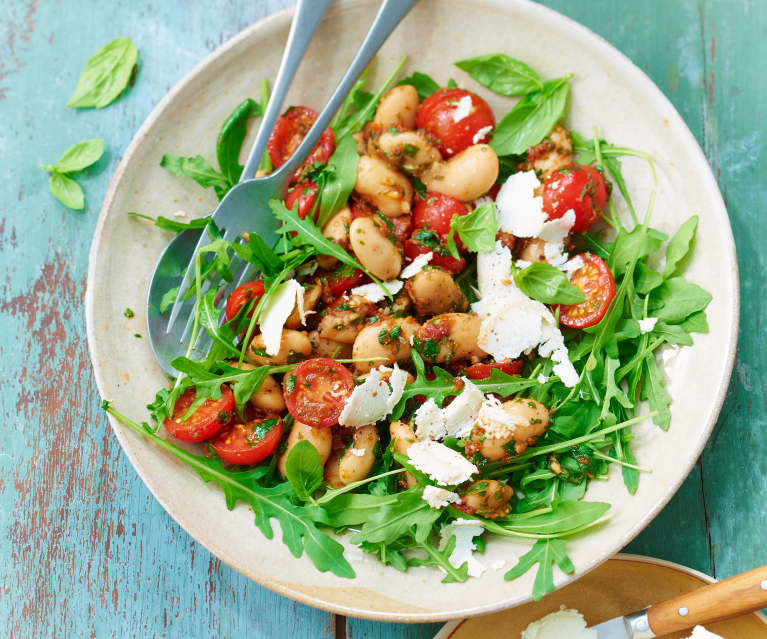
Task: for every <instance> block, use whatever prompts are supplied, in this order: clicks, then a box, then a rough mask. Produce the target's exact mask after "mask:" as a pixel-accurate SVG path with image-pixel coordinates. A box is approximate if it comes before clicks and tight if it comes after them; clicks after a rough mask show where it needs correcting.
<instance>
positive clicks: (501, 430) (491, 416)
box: [475, 397, 514, 439]
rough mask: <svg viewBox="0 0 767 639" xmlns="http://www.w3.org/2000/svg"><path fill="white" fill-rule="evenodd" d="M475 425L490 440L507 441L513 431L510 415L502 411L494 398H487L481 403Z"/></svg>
mask: <svg viewBox="0 0 767 639" xmlns="http://www.w3.org/2000/svg"><path fill="white" fill-rule="evenodd" d="M475 425H476V427H477V428H481V429H482V430H483V431H484V435H485V437H488V438H490V439H507V438H508V437H509V436H510V435H511V433H512V431H513V430H514V422H513V421H512V419H511V415H509V413H507V412H506V411H505V410H503V408H502V406H501V402H500V401H499V400H498V399H497V398H496V397H488V398H487V399H486V400H485V401H484V402H483V404H482V406H481V408H480V409H479V415H477V421H476V423H475Z"/></svg>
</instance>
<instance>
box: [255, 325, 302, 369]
mask: <svg viewBox="0 0 767 639" xmlns="http://www.w3.org/2000/svg"><path fill="white" fill-rule="evenodd" d="M264 347H265V344H264V337H263V335H261V334H260V333H259V334H258V335H256V336H255V337H254V338H253V339H252V340H250V347H249V348H248V350H247V351H245V355H246V356H247V358H248V360H250V361H251V362H254V363H255V364H259V365H261V366H263V365H266V364H269V365H271V366H283V365H284V364H287V363H288V362H294V361H297V360H299V359H301V356H304V357H309V356H310V355H311V354H312V343H311V342H310V341H309V337H308V336H307V334H306V333H304V332H302V331H293V330H291V329H289V328H286V329H283V331H282V339H281V341H280V350H279V351H278V353H277V354H276V355H271V356H270V355H266V356H264V355H262V354H261V353H262V352H264ZM258 351H260V352H261V353H259V352H258Z"/></svg>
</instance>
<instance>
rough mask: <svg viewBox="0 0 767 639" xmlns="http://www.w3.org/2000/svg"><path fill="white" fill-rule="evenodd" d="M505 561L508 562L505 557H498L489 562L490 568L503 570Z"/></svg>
mask: <svg viewBox="0 0 767 639" xmlns="http://www.w3.org/2000/svg"><path fill="white" fill-rule="evenodd" d="M507 563H509V562H508V561H506V560H505V559H499V560H498V561H494V562H493V563H492V564H490V568H491V569H493V570H504V569H505V568H506V564H507Z"/></svg>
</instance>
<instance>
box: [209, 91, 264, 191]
mask: <svg viewBox="0 0 767 639" xmlns="http://www.w3.org/2000/svg"><path fill="white" fill-rule="evenodd" d="M262 113H263V112H262V111H261V105H260V104H259V103H258V102H256V101H255V100H252V99H251V98H245V99H244V100H243V101H242V102H240V103H239V104H238V105H237V106H236V107H235V109H234V111H232V112H231V113H230V114H229V117H228V118H226V120H225V121H224V124H222V125H221V130H220V131H219V133H218V139H217V140H216V159H217V160H218V167H219V169H221V173H223V174H224V177H225V178H226V179H227V180H228V181H229V183H230V184H237V182H238V181H239V180H240V175H242V169H243V166H242V164H240V150H241V149H242V142H243V140H244V139H245V133H246V132H247V127H248V120H250V118H252V117H253V116H254V115H259V116H260V115H262Z"/></svg>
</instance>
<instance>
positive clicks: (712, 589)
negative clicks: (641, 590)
mask: <svg viewBox="0 0 767 639" xmlns="http://www.w3.org/2000/svg"><path fill="white" fill-rule="evenodd" d="M764 607H767V566H762V567H761V568H754V569H753V570H749V571H748V572H744V573H742V574H740V575H736V576H735V577H730V578H729V579H725V580H724V581H720V582H718V583H715V584H711V585H710V586H705V587H703V588H700V589H699V590H694V591H693V592H689V593H687V594H684V595H680V596H679V597H675V598H674V599H669V600H668V601H664V602H662V603H659V604H655V605H654V606H650V608H649V609H648V610H647V618H648V621H649V622H650V628H651V629H652V631H653V632H654V633H655V634H656V635H657V636H662V635H667V634H669V633H671V632H677V631H678V630H686V629H687V628H691V627H692V626H696V625H703V624H707V623H713V622H715V621H721V620H722V619H729V618H730V617H737V616H738V615H744V614H747V613H749V612H753V611H754V610H759V609H760V608H764Z"/></svg>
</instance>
